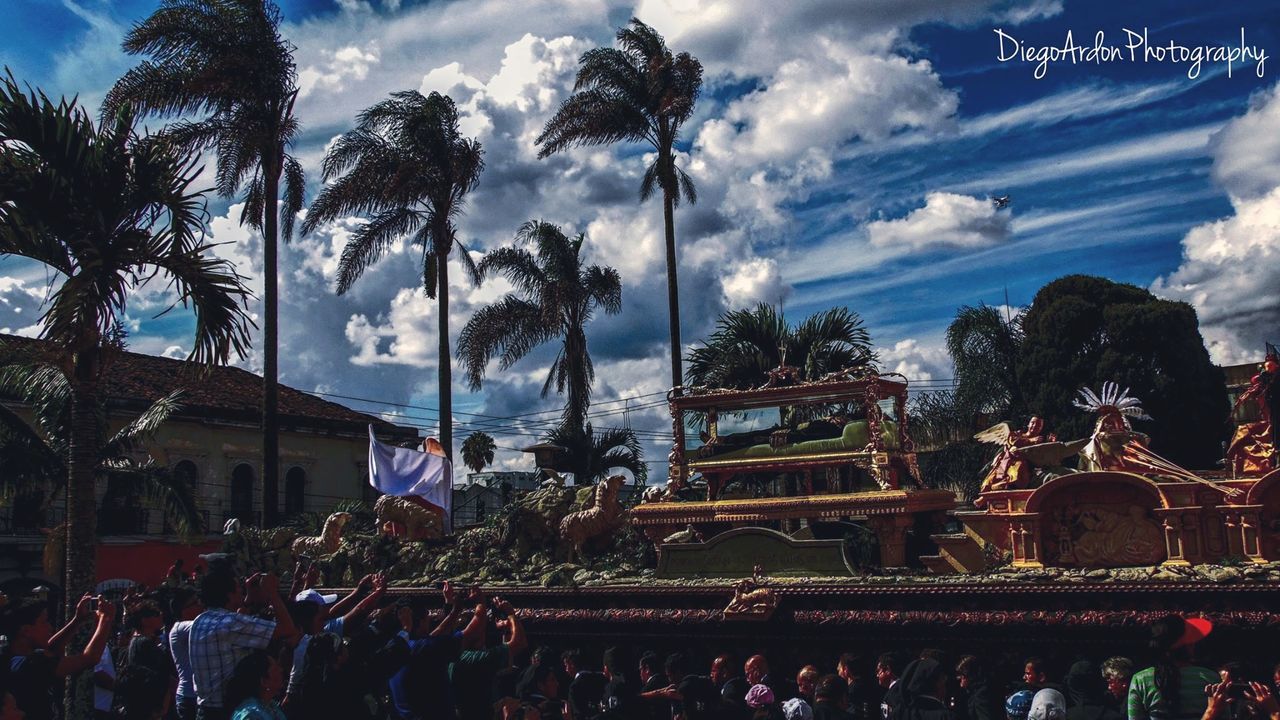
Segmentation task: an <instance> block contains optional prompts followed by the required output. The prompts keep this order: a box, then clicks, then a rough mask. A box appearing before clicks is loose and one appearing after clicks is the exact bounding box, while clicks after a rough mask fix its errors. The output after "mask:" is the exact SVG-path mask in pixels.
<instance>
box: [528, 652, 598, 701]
mask: <svg viewBox="0 0 1280 720" xmlns="http://www.w3.org/2000/svg"><path fill="white" fill-rule="evenodd" d="M513 660H514V656H513ZM560 662H561V664H562V665H563V666H564V672H565V676H566V677H568V678H569V707H570V708H571V709H572V710H573V716H574V717H575V718H593V717H595V716H596V715H599V714H600V712H601V711H602V710H603V709H604V688H605V686H606V685H608V684H609V679H608V678H607V677H606V676H605V674H604V673H603V672H597V671H595V670H588V669H586V667H585V665H584V661H583V657H582V652H581V651H580V650H576V649H574V650H566V651H564V652H563V653H561V654H560Z"/></svg>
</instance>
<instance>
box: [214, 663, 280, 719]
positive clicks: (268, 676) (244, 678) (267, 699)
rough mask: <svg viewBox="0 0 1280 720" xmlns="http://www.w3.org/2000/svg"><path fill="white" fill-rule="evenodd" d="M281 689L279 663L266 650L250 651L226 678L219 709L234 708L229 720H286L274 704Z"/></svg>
mask: <svg viewBox="0 0 1280 720" xmlns="http://www.w3.org/2000/svg"><path fill="white" fill-rule="evenodd" d="M283 689H284V671H283V670H281V669H280V663H278V662H276V660H275V658H273V657H271V654H270V653H268V652H267V651H266V650H253V651H250V652H249V653H248V654H247V655H245V656H244V658H242V659H241V660H240V661H239V662H238V663H236V666H235V669H234V670H232V672H231V676H230V677H228V678H227V680H226V683H225V694H224V696H223V703H222V706H223V707H228V708H234V710H233V711H232V713H231V716H230V717H231V720H286V719H285V714H284V710H283V709H281V707H280V704H279V703H277V702H276V696H277V695H279V694H280V691H281V690H283ZM201 709H203V707H202V708H201Z"/></svg>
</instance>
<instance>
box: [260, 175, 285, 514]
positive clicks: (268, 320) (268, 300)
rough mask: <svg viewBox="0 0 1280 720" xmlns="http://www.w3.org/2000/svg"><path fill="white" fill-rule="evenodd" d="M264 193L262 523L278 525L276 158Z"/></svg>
mask: <svg viewBox="0 0 1280 720" xmlns="http://www.w3.org/2000/svg"><path fill="white" fill-rule="evenodd" d="M262 165H263V167H262V171H263V176H264V177H263V191H264V195H265V199H266V207H265V209H264V210H263V213H262V214H263V218H262V225H263V231H262V235H263V237H262V242H263V253H262V272H263V275H264V277H263V278H262V303H263V308H262V313H263V315H264V316H265V317H264V323H263V324H264V328H265V329H264V331H263V338H262V345H263V348H262V524H263V526H264V527H272V526H274V525H275V524H276V509H277V508H276V498H277V496H278V494H279V487H280V460H279V458H280V418H279V415H278V412H277V410H278V405H279V401H280V396H279V387H278V385H277V382H276V381H277V380H278V379H279V376H280V357H279V355H280V348H279V341H280V318H279V317H278V315H277V309H278V305H279V295H280V288H279V274H278V272H277V270H276V265H277V263H278V260H277V255H278V251H279V248H278V247H276V239H277V238H276V235H277V221H278V220H279V218H278V215H279V211H278V208H277V204H278V202H279V201H278V198H279V197H280V165H281V163H280V162H279V161H278V158H277V157H275V156H272V157H271V158H270V159H268V160H267V161H265V162H263V164H262Z"/></svg>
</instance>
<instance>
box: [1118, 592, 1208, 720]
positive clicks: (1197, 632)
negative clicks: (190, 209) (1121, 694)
mask: <svg viewBox="0 0 1280 720" xmlns="http://www.w3.org/2000/svg"><path fill="white" fill-rule="evenodd" d="M1212 629H1213V625H1212V624H1211V623H1210V622H1209V621H1208V620H1203V619H1199V618H1192V619H1187V620H1184V619H1183V618H1181V617H1179V616H1177V615H1166V616H1165V617H1163V618H1160V619H1159V620H1157V621H1155V622H1154V623H1152V625H1151V640H1150V642H1149V643H1148V649H1149V650H1150V651H1151V652H1152V654H1153V655H1154V656H1155V657H1156V658H1158V659H1157V661H1156V664H1155V665H1154V666H1152V667H1149V668H1146V669H1144V670H1141V671H1139V672H1138V673H1137V674H1135V675H1134V676H1133V680H1132V682H1131V683H1130V685H1129V703H1128V705H1129V707H1128V709H1129V713H1128V715H1129V720H1148V719H1149V718H1153V719H1154V720H1195V719H1196V718H1199V717H1200V716H1202V715H1203V714H1204V711H1205V707H1206V705H1207V702H1208V700H1207V697H1206V695H1205V692H1204V688H1205V687H1206V686H1207V685H1213V684H1216V683H1218V682H1219V678H1218V675H1217V673H1215V672H1213V671H1212V670H1210V669H1208V668H1205V667H1200V666H1198V665H1196V664H1195V663H1194V662H1193V653H1194V648H1195V645H1196V643H1197V642H1199V641H1200V640H1202V639H1203V638H1204V637H1205V636H1206V635H1208V634H1209V632H1210V631H1212Z"/></svg>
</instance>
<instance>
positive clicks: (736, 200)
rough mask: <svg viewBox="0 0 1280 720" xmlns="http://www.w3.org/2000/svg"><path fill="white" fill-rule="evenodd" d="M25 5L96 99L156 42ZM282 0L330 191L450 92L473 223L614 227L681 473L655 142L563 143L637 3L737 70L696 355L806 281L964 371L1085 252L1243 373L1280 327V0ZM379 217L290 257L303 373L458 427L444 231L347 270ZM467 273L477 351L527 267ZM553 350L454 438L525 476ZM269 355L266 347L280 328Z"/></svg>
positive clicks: (88, 7)
mask: <svg viewBox="0 0 1280 720" xmlns="http://www.w3.org/2000/svg"><path fill="white" fill-rule="evenodd" d="M5 5H6V9H7V10H8V16H9V18H10V22H9V23H8V24H7V26H8V27H9V28H10V30H9V31H5V35H4V40H3V44H2V45H0V59H2V61H3V63H4V65H5V66H7V67H8V68H9V69H10V70H11V71H12V72H13V74H14V75H15V77H17V78H18V79H19V80H21V81H23V82H28V83H31V84H32V85H35V86H38V87H40V88H41V89H43V90H44V91H46V92H47V93H48V94H50V95H53V96H55V97H56V96H58V95H65V96H73V95H74V96H78V97H79V99H80V102H81V103H83V104H84V105H85V106H86V107H88V108H90V109H91V110H92V111H93V113H94V114H95V115H96V109H97V105H98V103H99V102H100V101H101V99H102V97H103V96H104V94H105V93H106V91H107V89H108V88H109V87H110V86H111V84H112V82H113V81H114V80H115V79H116V78H117V77H119V76H120V75H121V74H122V73H123V72H125V71H126V70H127V69H128V68H130V67H132V66H133V65H134V64H136V62H137V61H138V58H136V57H131V56H128V55H126V54H125V53H123V51H122V50H121V49H120V42H121V40H122V38H123V37H124V35H125V33H127V32H128V29H129V28H130V27H131V26H132V25H133V24H134V23H136V22H139V21H140V20H142V19H143V18H145V17H146V16H147V15H148V14H149V13H150V12H152V11H153V10H154V9H155V7H156V2H155V0H122V1H119V2H106V1H105V0H61V2H58V1H56V0H8V2H6V3H5ZM281 11H282V15H283V18H284V25H283V27H282V32H283V34H284V36H285V37H286V38H287V39H288V40H289V41H290V42H291V43H293V45H294V46H295V47H296V52H295V59H296V62H297V66H298V78H299V87H300V93H299V100H298V103H297V107H296V111H297V116H298V118H299V120H300V121H301V123H302V132H301V135H300V137H299V139H298V142H297V143H296V145H295V147H293V148H292V150H293V152H294V153H295V154H296V155H297V156H298V158H299V159H300V160H301V162H302V163H303V166H304V168H305V170H306V172H307V185H308V194H309V196H314V194H315V193H316V192H317V191H318V189H319V187H320V186H321V182H320V171H319V167H320V163H321V160H322V158H323V156H324V151H325V147H326V146H327V145H328V144H329V143H330V142H331V141H332V140H333V139H334V138H335V137H337V136H338V135H340V134H341V133H343V132H345V131H347V130H349V129H351V128H352V126H353V124H354V118H355V116H356V115H357V114H358V113H359V112H360V111H361V110H362V109H364V108H366V107H368V106H369V105H372V104H373V103H375V102H377V101H379V100H381V99H383V98H385V97H386V96H387V95H388V94H389V93H391V92H394V91H399V90H406V89H415V90H420V91H422V92H424V93H425V92H430V91H439V92H442V93H446V94H448V95H450V96H451V97H452V98H453V99H454V100H455V101H456V102H457V104H458V106H459V108H460V112H461V114H462V123H461V124H462V129H463V130H464V132H466V133H467V134H468V135H470V136H473V137H475V138H476V139H478V140H479V142H480V143H481V144H482V145H483V147H484V151H485V161H486V169H485V171H484V174H483V175H482V177H481V179H480V185H479V187H478V188H477V190H476V191H475V192H474V193H472V194H471V195H470V197H469V199H468V201H467V206H466V211H465V213H464V214H463V215H462V216H461V217H460V219H459V221H458V226H459V230H460V234H459V237H460V239H462V241H463V242H464V243H465V244H466V245H467V246H468V247H469V248H470V249H471V250H472V252H473V255H475V256H476V257H479V255H480V254H481V253H483V252H484V251H486V250H491V249H493V248H496V247H500V246H503V245H509V244H511V242H512V237H513V234H514V232H515V230H516V229H517V228H518V227H519V226H520V225H521V224H523V223H524V222H526V221H528V220H531V219H542V220H547V221H549V222H553V223H556V224H559V225H561V226H563V227H564V228H565V229H566V231H568V232H571V233H577V232H585V233H586V235H587V237H588V240H587V243H586V245H585V246H584V253H585V254H586V257H587V260H588V261H589V262H592V263H600V264H605V265H609V266H612V267H614V268H616V269H617V270H618V272H619V273H620V275H621V278H622V283H623V310H622V312H621V313H620V314H619V315H616V316H603V315H598V316H597V317H596V318H595V319H594V320H593V321H592V322H591V323H590V324H589V325H588V326H587V334H588V343H589V348H590V351H591V353H592V356H593V358H594V360H595V367H596V386H595V390H594V392H595V396H594V397H595V404H594V405H593V410H592V415H593V418H592V420H593V423H594V424H595V426H596V427H597V428H599V427H612V426H618V425H624V424H625V425H628V426H630V427H632V428H633V429H635V430H636V432H637V434H638V435H639V436H640V437H641V439H642V440H643V441H644V446H645V452H646V459H647V461H648V462H649V467H650V469H651V477H652V478H653V479H654V480H657V479H660V478H662V477H664V476H665V467H664V465H665V457H666V453H667V451H668V449H669V445H670V421H669V419H668V417H667V414H666V410H665V403H664V402H663V394H664V392H665V391H666V389H667V385H668V383H669V366H668V360H667V358H668V357H669V350H668V345H667V343H668V334H667V333H668V330H667V310H666V277H665V271H664V267H665V256H664V249H663V240H662V208H661V204H660V202H658V201H657V200H651V201H649V202H645V203H642V202H640V200H639V198H638V189H639V186H640V179H641V175H642V173H643V169H644V167H645V165H646V164H647V158H646V153H647V150H646V148H644V147H642V146H636V145H617V146H610V147H604V148H588V149H576V150H572V151H569V152H565V153H562V154H558V155H556V156H553V157H552V158H549V159H545V160H539V159H537V150H536V148H535V145H534V138H535V137H536V136H537V135H538V133H539V131H540V130H541V129H542V127H543V124H544V123H545V122H546V120H547V119H548V118H549V117H550V116H551V115H552V114H553V113H554V112H555V109H556V108H557V107H558V106H559V104H560V102H561V101H563V100H564V99H565V98H566V97H568V95H569V94H570V92H571V90H572V85H573V79H574V74H575V71H576V69H577V64H578V58H579V57H580V56H581V54H582V53H583V52H584V51H586V50H588V49H590V48H592V47H598V46H607V45H610V44H611V43H612V42H613V35H614V33H615V32H616V30H617V28H618V27H619V26H621V25H622V24H624V23H626V22H627V21H628V19H629V18H631V17H638V18H640V19H641V20H643V21H645V22H646V23H648V24H650V25H652V26H653V27H654V28H655V29H657V30H658V31H659V32H661V33H662V34H663V35H664V36H665V38H666V40H667V43H668V45H669V46H670V47H671V48H672V49H673V50H674V51H677V52H681V51H687V52H689V53H691V54H693V55H694V56H695V57H697V58H698V59H699V60H700V61H701V62H702V64H703V66H704V68H705V83H704V88H703V93H702V96H701V97H700V99H699V101H698V104H697V107H696V110H695V114H694V116H693V118H692V119H691V120H690V122H689V123H688V124H687V125H686V126H685V128H684V130H683V132H682V136H681V141H680V143H679V146H678V148H679V150H680V155H679V158H678V162H679V163H680V165H681V166H682V167H683V168H684V169H685V170H686V171H687V172H688V173H689V174H690V175H691V176H692V177H693V178H694V180H695V182H696V183H697V187H698V191H699V199H698V202H697V204H696V205H692V206H688V205H682V206H681V207H680V208H679V209H678V211H677V213H676V236H677V243H678V247H679V250H678V252H679V277H680V303H681V313H682V319H681V327H682V333H683V339H684V342H685V343H686V348H685V351H686V352H687V351H688V349H689V348H690V347H693V346H696V345H697V344H698V343H699V342H700V341H701V340H702V339H703V338H706V337H707V336H708V335H709V334H710V333H711V332H712V331H713V329H714V325H715V320H716V318H717V317H718V316H719V315H720V314H721V313H723V312H724V311H726V310H729V309H737V308H745V307H750V306H753V305H754V304H756V303H757V302H769V303H780V304H781V305H782V307H783V308H784V310H785V313H786V315H787V317H788V318H789V319H790V320H792V321H793V322H795V321H799V320H801V319H803V318H804V317H806V316H808V315H809V314H812V313H815V312H819V311H822V310H825V309H827V308H831V307H835V306H845V307H848V308H849V309H851V310H853V311H855V312H857V313H859V314H860V315H861V317H862V318H863V319H864V321H865V322H866V325H867V328H868V329H869V331H870V333H871V335H872V338H873V341H874V342H875V344H876V346H877V347H878V348H879V351H880V354H881V359H882V366H883V367H884V368H885V369H887V370H893V371H897V372H901V373H903V374H905V375H906V376H907V377H909V378H910V379H911V380H912V381H913V386H914V387H915V388H917V389H926V388H931V387H932V388H945V387H947V386H948V383H949V382H950V380H951V374H952V371H951V366H950V361H949V359H948V357H947V354H946V352H945V349H944V347H943V342H942V338H943V334H944V332H945V329H946V326H947V324H948V322H949V321H950V320H951V319H952V318H953V317H954V315H955V312H956V309H957V308H958V307H960V306H963V305H977V304H980V303H985V304H988V305H993V306H1005V305H1008V306H1011V307H1012V308H1014V309H1016V308H1019V307H1025V306H1027V305H1028V304H1029V303H1030V302H1031V300H1032V298H1033V296H1034V295H1035V292H1036V290H1037V289H1038V288H1040V287H1041V286H1042V285H1044V284H1045V283H1046V282H1048V281H1051V280H1053V279H1055V278H1057V277H1060V276H1062V275H1065V274H1069V273H1086V274H1092V275H1101V276H1105V277H1108V278H1111V279H1113V280H1117V281H1122V282H1127V283H1133V284H1135V285H1138V286H1141V287H1145V288H1148V289H1150V290H1151V291H1152V292H1153V293H1155V294H1156V295H1158V296H1160V297H1164V298H1169V299H1174V300H1182V301H1186V302H1189V303H1191V304H1192V305H1193V306H1194V307H1195V309H1196V310H1197V312H1198V313H1199V317H1200V323H1201V332H1202V334H1203V335H1204V338H1205V341H1206V344H1207V346H1208V347H1209V350H1210V353H1211V355H1212V357H1213V358H1214V360H1215V361H1216V362H1219V363H1223V364H1230V363H1237V362H1246V361H1252V360H1256V359H1260V358H1261V355H1262V348H1263V342H1264V340H1270V341H1272V342H1275V341H1277V340H1280V96H1278V94H1277V89H1276V88H1277V78H1280V60H1277V59H1275V58H1273V55H1277V54H1280V22H1278V21H1277V18H1278V17H1280V16H1277V15H1276V13H1275V12H1274V5H1273V4H1271V3H1268V2H1246V3H1221V2H1165V1H1151V0H1147V1H1137V2H1126V3H1117V2H1096V1H1091V2H1076V1H1073V0H1029V1H1027V2H1009V1H1008V0H1000V1H996V2H992V1H990V0H857V1H855V0H804V1H803V2H791V3H778V2H767V1H766V0H628V1H623V0H543V1H537V0H452V1H443V2H442V1H437V0H433V1H430V2H412V1H411V0H336V2H335V1H334V0H284V1H283V2H282V3H281ZM1242 37H1243V42H1242ZM1197 59H1198V62H1197ZM151 124H152V126H153V127H158V123H157V122H156V121H151ZM208 184H209V185H211V184H212V183H211V182H210V183H208ZM1004 195H1008V196H1009V198H1010V201H1009V204H1008V206H1007V207H1005V208H997V207H996V206H995V203H993V202H991V198H992V196H1004ZM208 209H209V212H210V218H211V219H210V223H209V228H208V240H209V241H210V242H213V243H217V244H218V246H217V248H216V252H217V253H218V254H219V255H222V256H223V257H226V258H228V259H229V260H231V261H233V262H234V263H235V264H236V267H237V268H238V269H239V271H240V272H241V273H243V274H244V275H246V276H247V277H249V278H250V281H249V282H250V286H251V287H252V288H254V289H255V291H256V292H259V293H260V291H261V272H262V268H261V239H260V238H259V237H258V236H257V235H256V234H255V233H253V232H251V231H249V230H247V229H246V228H242V227H240V226H239V225H238V222H237V221H238V218H239V211H240V205H239V203H238V202H237V201H236V200H234V199H232V200H225V199H220V198H215V197H212V196H211V197H210V199H209V203H208ZM361 222H363V219H362V218H358V217H353V218H349V219H345V220H343V221H341V222H337V223H334V224H332V225H330V226H327V227H324V228H321V229H320V230H318V231H317V232H316V233H314V234H313V235H311V236H308V237H305V238H299V239H295V240H294V241H293V242H292V243H291V244H289V245H288V246H286V247H283V248H282V250H281V256H280V258H281V259H280V287H281V306H280V314H281V327H282V330H281V351H280V364H281V366H280V379H281V382H283V383H285V384H287V385H290V386H292V387H296V388H299V389H302V390H307V391H311V392H317V393H323V394H324V396H325V397H328V398H330V399H333V400H335V401H337V402H342V403H343V404H346V405H348V406H350V407H353V408H355V409H358V410H362V411H366V412H373V413H382V414H383V416H384V417H386V418H387V419H391V420H394V421H397V422H400V423H402V424H406V425H414V426H417V427H420V428H421V429H422V431H423V433H424V434H433V433H434V432H435V426H436V423H437V422H438V417H439V414H438V411H437V410H436V408H437V407H438V402H437V396H436V373H437V368H438V362H439V359H438V357H437V352H436V345H437V337H438V335H437V326H438V318H437V311H436V307H435V304H434V302H433V301H431V300H428V299H427V298H426V297H425V296H424V294H423V292H422V290H421V287H420V279H419V275H418V272H417V270H416V266H417V259H416V256H415V253H414V251H413V250H412V249H410V248H409V247H408V245H407V244H401V245H400V246H398V247H397V248H396V249H395V250H394V251H393V252H391V253H389V254H388V255H387V256H385V257H384V258H383V259H382V260H381V262H380V263H379V264H377V265H376V266H374V267H373V268H371V269H370V270H369V271H367V272H366V273H365V275H364V277H362V278H361V279H360V281H358V282H357V283H356V285H355V287H354V288H353V289H352V291H351V292H349V293H347V294H346V295H343V296H337V295H336V294H335V292H334V285H335V274H336V268H337V261H338V257H339V255H340V253H341V251H342V248H343V246H344V244H345V242H346V239H347V238H348V237H349V235H350V233H351V231H352V229H353V228H355V227H358V225H359V223H361ZM451 270H452V272H451V276H452V277H453V278H455V279H457V281H456V282H455V283H454V285H453V287H452V288H451V289H450V303H451V307H450V318H449V321H450V334H451V336H452V340H453V341H454V345H455V346H456V337H457V333H458V332H459V331H460V330H461V329H462V327H463V325H464V324H465V322H466V320H467V318H469V317H470V315H471V314H472V313H473V312H475V310H477V309H478V308H480V307H483V306H485V305H487V304H489V303H492V302H495V301H497V300H498V299H500V298H501V297H502V296H503V295H504V294H505V293H506V292H508V291H509V290H510V289H511V288H510V287H509V286H507V285H506V284H505V283H504V282H503V281H502V280H501V279H497V280H490V281H488V282H486V283H485V284H484V285H482V286H480V287H478V288H476V287H471V286H470V285H468V284H467V283H466V282H465V280H464V275H463V273H462V272H461V269H460V267H459V266H458V265H457V263H456V261H455V262H454V263H453V267H452V268H451ZM53 281H56V278H55V277H52V276H51V275H50V274H49V272H48V271H46V270H45V269H44V268H43V267H40V266H35V265H32V264H30V263H27V262H24V261H21V260H16V259H13V258H0V331H3V332H14V333H20V334H25V335H35V334H38V332H39V318H40V315H41V312H42V306H43V303H44V300H45V298H46V296H47V289H48V286H49V283H50V282H53ZM169 304H170V300H169V298H168V296H167V293H166V289H165V288H164V287H163V286H161V285H159V284H156V285H155V286H144V287H141V288H138V289H137V291H136V292H135V293H134V295H133V296H132V297H131V298H130V300H129V310H128V314H127V316H126V318H125V320H126V323H127V325H128V327H129V329H130V332H131V337H130V345H131V348H132V349H133V350H135V351H138V352H147V353H153V354H165V355H169V356H175V357H182V356H185V355H186V353H187V352H189V351H190V349H191V334H192V328H193V323H192V321H191V318H190V317H189V316H188V315H184V314H183V313H181V312H172V313H168V314H164V315H159V313H161V311H163V310H164V309H165V308H166V307H168V306H169ZM253 310H254V312H257V311H258V310H257V307H256V306H255V307H254V308H253ZM259 342H260V338H259ZM554 351H555V348H554V347H552V346H546V347H543V348H540V349H539V350H537V351H535V352H534V353H533V354H531V355H530V356H529V357H527V358H526V359H525V360H523V361H521V362H520V363H518V364H516V365H515V366H514V367H512V368H511V369H509V370H507V371H500V370H499V369H498V368H497V366H496V364H494V365H491V366H490V368H489V371H488V372H487V374H486V377H485V380H484V385H483V388H482V389H481V390H480V391H478V392H471V391H469V389H468V388H467V387H466V386H465V384H464V383H463V382H462V381H461V376H462V373H461V372H460V370H459V368H458V366H457V364H456V360H455V361H454V362H455V365H454V378H455V388H454V411H455V431H454V435H455V441H456V443H458V444H459V445H460V444H461V441H462V440H463V439H465V438H466V437H467V435H469V434H470V433H471V432H474V431H478V430H485V431H488V432H490V434H492V435H493V436H494V437H495V440H496V442H497V444H498V447H499V451H498V457H497V461H496V463H495V465H496V467H497V468H499V469H527V468H528V467H529V465H530V463H529V460H528V456H526V455H522V454H521V453H520V452H519V448H520V447H524V446H526V445H528V444H532V443H533V442H536V441H537V440H538V438H539V436H540V434H541V433H542V432H544V431H545V430H546V429H547V428H548V427H550V426H551V425H552V424H553V423H554V421H555V419H556V417H557V414H558V411H559V408H560V407H561V406H562V401H561V399H560V398H557V397H555V396H554V394H553V395H552V396H551V397H548V398H541V397H540V391H541V388H542V384H543V380H544V379H545V375H546V369H547V367H548V366H549V364H550V362H551V361H552V359H553V357H554ZM240 362H241V363H242V364H243V365H245V366H246V367H249V368H251V369H254V368H260V365H261V357H260V350H257V351H255V352H254V353H253V354H252V355H250V356H249V357H247V358H244V359H243V360H241V361H240Z"/></svg>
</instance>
